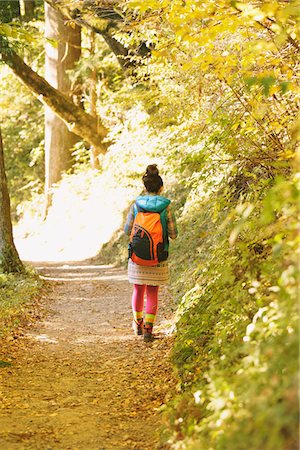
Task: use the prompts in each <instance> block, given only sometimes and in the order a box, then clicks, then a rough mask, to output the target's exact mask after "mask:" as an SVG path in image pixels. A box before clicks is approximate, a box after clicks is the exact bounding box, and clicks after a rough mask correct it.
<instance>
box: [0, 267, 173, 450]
mask: <svg viewBox="0 0 300 450" xmlns="http://www.w3.org/2000/svg"><path fill="white" fill-rule="evenodd" d="M36 266H37V270H38V271H39V272H40V273H41V275H42V276H43V277H44V278H45V279H46V280H47V285H48V286H49V289H48V293H47V295H46V296H45V297H44V298H43V299H42V305H43V308H45V309H46V311H47V312H46V314H45V315H44V319H43V320H41V321H40V322H38V323H36V324H34V325H32V326H31V327H30V328H28V329H27V330H26V332H25V333H24V335H23V336H20V335H16V336H15V339H14V340H13V341H12V340H8V341H5V343H4V345H2V352H1V353H2V354H1V356H0V359H1V360H4V361H8V362H9V361H10V362H11V365H7V366H5V367H1V368H0V381H1V385H0V423H1V428H0V448H1V449H2V450H10V449H39V450H42V449H48V450H49V449H64V450H66V449H72V450H75V449H79V450H81V449H84V450H93V449H97V450H109V449H114V450H123V449H124V450H126V449H140V450H153V449H155V448H156V447H157V445H158V442H159V438H158V430H159V428H160V425H161V417H160V408H161V406H162V405H163V404H164V402H165V401H166V399H167V398H168V397H169V396H170V391H171V389H172V385H173V381H172V369H171V366H170V362H169V349H170V341H171V338H170V337H168V336H166V334H165V329H166V326H167V325H168V320H169V318H170V316H171V313H170V305H169V303H168V298H167V297H168V293H167V291H164V292H162V296H161V297H162V301H161V305H160V311H159V317H158V323H157V327H156V332H157V333H158V337H159V338H158V339H156V340H154V341H153V342H152V343H150V344H145V343H144V342H143V341H142V339H141V338H140V337H136V336H134V335H133V333H132V331H131V328H130V325H131V305H130V298H131V286H130V285H129V284H128V282H127V276H126V272H125V271H124V270H123V269H119V268H112V267H109V266H94V265H89V264H87V263H86V264H83V265H81V264H78V263H77V264H76V263H69V264H50V263H45V264H44V263H39V264H36Z"/></svg>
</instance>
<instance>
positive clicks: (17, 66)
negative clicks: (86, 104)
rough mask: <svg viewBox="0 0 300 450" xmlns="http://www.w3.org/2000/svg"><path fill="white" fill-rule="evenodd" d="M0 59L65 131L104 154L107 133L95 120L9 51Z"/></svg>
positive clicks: (6, 50)
mask: <svg viewBox="0 0 300 450" xmlns="http://www.w3.org/2000/svg"><path fill="white" fill-rule="evenodd" d="M0 55H1V59H2V60H3V61H4V62H5V63H6V64H7V65H8V66H9V67H10V69H11V70H12V71H13V73H14V74H15V75H16V76H17V77H18V78H19V79H20V80H21V81H22V83H23V84H25V85H26V86H27V87H28V88H29V89H30V90H31V91H32V92H33V94H34V95H35V96H36V97H37V98H38V99H39V100H40V101H41V102H42V103H43V104H44V105H47V106H49V107H50V108H51V109H52V110H53V111H54V112H55V114H57V115H58V116H59V117H60V118H61V119H62V120H63V121H64V123H65V124H66V125H67V127H68V129H69V130H70V131H71V132H72V133H75V134H77V135H78V136H81V137H82V138H83V139H84V140H86V141H87V142H89V143H90V144H91V145H93V146H94V147H95V148H96V149H97V150H98V151H99V152H100V153H105V152H106V150H107V145H108V144H105V143H103V140H104V139H105V137H106V135H107V132H108V130H107V129H106V128H105V127H104V125H103V124H102V123H101V122H100V124H99V121H98V123H97V120H96V119H95V117H93V116H91V115H90V114H88V113H86V112H85V111H84V110H83V109H82V108H81V107H79V106H76V105H75V104H74V103H73V102H72V101H71V100H70V99H69V98H68V97H66V96H65V95H64V94H62V93H61V92H59V91H58V90H57V89H55V88H54V87H52V86H51V85H50V84H49V83H48V82H47V81H46V80H45V79H44V78H43V77H41V76H40V75H38V74H37V73H36V72H34V71H33V70H32V69H31V68H30V67H29V66H28V65H27V64H25V62H24V61H23V60H22V58H20V56H19V55H17V53H15V52H14V51H13V50H12V49H11V48H6V49H5V51H4V49H3V47H2V48H0Z"/></svg>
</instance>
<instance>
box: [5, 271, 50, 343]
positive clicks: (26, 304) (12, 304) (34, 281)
mask: <svg viewBox="0 0 300 450" xmlns="http://www.w3.org/2000/svg"><path fill="white" fill-rule="evenodd" d="M42 286H43V283H42V281H41V280H40V278H39V277H38V275H37V274H36V273H35V272H34V271H33V270H32V269H30V268H26V271H25V273H24V274H4V273H1V274H0V338H3V337H6V336H7V335H9V334H11V333H12V332H14V331H15V330H16V329H17V328H18V327H20V326H23V325H24V324H26V323H28V322H29V321H31V320H33V319H34V317H35V316H36V314H37V313H36V311H35V308H34V305H36V300H37V299H38V298H39V294H40V291H41V288H42Z"/></svg>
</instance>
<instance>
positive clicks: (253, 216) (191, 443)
mask: <svg viewBox="0 0 300 450" xmlns="http://www.w3.org/2000/svg"><path fill="white" fill-rule="evenodd" d="M297 184H298V180H297V178H296V177H291V179H289V180H282V179H278V180H277V181H276V182H274V181H273V182H270V180H265V183H264V186H263V188H260V189H259V190H258V189H257V185H255V184H253V185H252V186H251V189H250V190H249V193H248V194H247V195H244V196H240V197H239V198H238V199H237V198H235V195H234V192H235V190H234V184H233V185H232V184H231V183H228V179H227V180H226V179H224V180H223V183H222V185H221V186H220V187H219V189H218V191H217V192H216V193H215V194H214V195H212V196H210V197H208V198H205V199H204V200H203V199H201V198H200V197H198V196H197V195H196V196H195V195H194V196H193V195H191V198H192V200H191V201H188V202H187V204H186V210H185V211H184V213H183V215H182V217H181V221H180V222H181V233H180V237H179V238H178V241H177V242H176V249H175V258H174V259H175V261H176V262H174V263H173V291H174V294H175V295H176V296H177V299H178V302H179V306H178V311H177V316H178V319H177V334H176V340H175V346H174V349H173V354H172V359H173V363H174V366H175V368H176V371H177V376H178V380H179V386H178V392H177V395H176V396H175V397H174V398H173V400H172V402H171V403H170V404H169V405H168V406H167V412H165V422H164V431H163V433H164V441H167V442H168V443H169V445H171V447H172V448H174V449H189V450H193V449H194V450H196V449H197V450H200V449H201V450H206V449H217V450H228V449H230V450H258V449H262V448H263V449H269V450H276V449H278V450H283V449H284V450H296V448H298V445H297V444H298V441H297V439H298V436H297V429H298V405H297V369H298V365H297V352H298V343H297V341H298V311H297V294H299V292H298V289H297V282H298V279H299V274H298V270H297V261H298V258H297V253H298V245H299V237H298V234H297V209H298V207H297V202H298V200H299V191H298V188H297ZM187 261H188V264H187Z"/></svg>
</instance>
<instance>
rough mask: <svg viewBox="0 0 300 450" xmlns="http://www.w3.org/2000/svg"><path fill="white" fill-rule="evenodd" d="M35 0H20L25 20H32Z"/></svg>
mask: <svg viewBox="0 0 300 450" xmlns="http://www.w3.org/2000/svg"><path fill="white" fill-rule="evenodd" d="M34 8H35V1H34V0H20V9H21V16H22V17H24V19H25V20H30V19H32V18H33V16H34Z"/></svg>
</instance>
